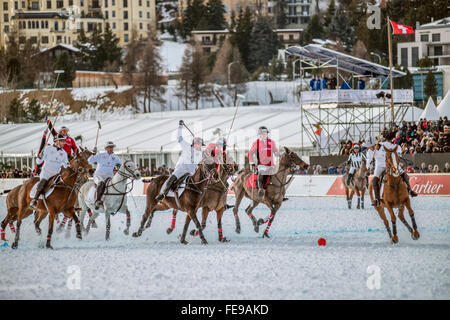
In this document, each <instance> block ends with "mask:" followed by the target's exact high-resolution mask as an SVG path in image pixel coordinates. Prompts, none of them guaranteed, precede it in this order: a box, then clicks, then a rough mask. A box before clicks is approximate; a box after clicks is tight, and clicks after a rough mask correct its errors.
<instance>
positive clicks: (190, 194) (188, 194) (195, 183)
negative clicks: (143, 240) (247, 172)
mask: <svg viewBox="0 0 450 320" xmlns="http://www.w3.org/2000/svg"><path fill="white" fill-rule="evenodd" d="M216 174H217V172H216V169H215V163H214V161H212V159H210V158H204V159H203V160H202V161H201V162H200V163H199V165H198V168H197V170H196V171H195V173H194V175H193V176H191V177H188V178H187V180H186V188H185V190H184V192H183V193H182V194H181V196H180V197H179V204H180V208H178V205H177V201H176V199H175V198H174V197H166V198H165V199H164V200H161V201H158V200H156V196H157V195H158V194H159V192H160V190H161V188H162V186H163V184H164V182H165V181H166V180H167V179H168V178H169V176H166V175H163V176H158V177H156V178H153V179H152V180H151V181H150V184H149V186H148V187H147V192H146V207H145V213H144V215H143V216H142V220H141V225H140V227H139V230H138V231H137V232H134V233H133V237H140V236H141V235H142V232H143V231H144V229H146V228H149V227H150V225H151V221H152V219H153V214H154V212H155V211H162V210H168V209H170V208H172V209H180V210H182V211H186V212H187V215H186V221H185V224H184V229H183V234H182V236H181V239H180V242H181V243H183V244H187V243H188V242H187V241H186V240H185V239H186V233H187V229H188V227H189V223H190V222H191V219H192V220H193V221H194V223H195V225H196V227H197V229H199V236H200V239H201V241H202V244H207V241H206V239H205V236H204V235H203V232H202V229H201V226H200V222H199V221H198V219H197V215H196V212H197V209H198V203H199V201H200V200H201V197H202V195H203V194H204V191H205V187H206V185H207V184H208V183H210V181H212V180H211V179H212V178H213V176H214V175H216ZM147 220H149V222H148V223H147V225H146V222H147Z"/></svg>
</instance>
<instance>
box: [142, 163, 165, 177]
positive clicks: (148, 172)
mask: <svg viewBox="0 0 450 320" xmlns="http://www.w3.org/2000/svg"><path fill="white" fill-rule="evenodd" d="M139 171H140V172H141V175H142V176H143V177H154V176H159V175H170V174H171V173H172V172H173V169H171V168H167V166H166V165H165V164H163V165H162V166H160V167H159V168H156V167H153V169H150V168H148V167H140V168H139Z"/></svg>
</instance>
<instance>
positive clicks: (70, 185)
mask: <svg viewBox="0 0 450 320" xmlns="http://www.w3.org/2000/svg"><path fill="white" fill-rule="evenodd" d="M87 172H93V168H92V166H91V165H90V164H89V163H88V162H87V159H86V158H85V157H84V156H83V155H80V153H77V154H76V155H75V156H74V157H73V158H72V160H70V163H69V166H68V167H67V168H63V169H61V174H60V176H61V178H60V179H59V181H58V182H57V183H56V184H55V190H54V191H53V192H52V193H51V194H50V195H49V196H48V198H46V199H45V202H44V201H43V200H42V199H39V201H38V203H37V207H36V211H38V217H37V219H36V220H35V229H36V232H37V233H38V234H40V232H41V229H40V228H39V225H40V223H41V221H42V220H43V219H44V218H45V217H46V216H47V214H50V217H49V224H48V234H47V243H46V247H47V248H49V249H53V247H52V246H51V237H52V234H53V223H54V219H55V216H56V215H57V214H58V213H59V212H63V213H64V215H65V216H67V217H69V218H72V219H73V220H74V221H75V226H76V231H77V238H79V239H81V228H80V221H79V220H78V217H77V215H76V214H75V207H74V206H75V203H76V199H77V191H76V188H75V183H76V181H77V179H78V176H79V175H80V174H87ZM55 178H56V177H53V178H51V179H50V180H49V182H48V184H47V186H51V185H52V183H53V182H54V181H55ZM38 181H39V178H37V177H35V178H31V179H28V180H27V181H25V182H24V184H23V185H22V187H21V188H20V190H19V194H18V205H19V207H18V210H17V231H16V237H15V239H14V243H13V244H12V246H11V247H12V248H13V249H17V247H18V245H19V239H20V227H21V225H22V220H23V219H25V218H27V217H28V216H29V215H31V214H32V213H33V210H32V209H31V208H30V207H29V204H30V202H31V200H32V199H31V198H30V191H31V188H32V187H33V186H34V185H35V184H36V183H37V182H38ZM47 188H48V187H46V188H45V190H47Z"/></svg>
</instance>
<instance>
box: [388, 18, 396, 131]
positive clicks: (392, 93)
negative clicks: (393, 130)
mask: <svg viewBox="0 0 450 320" xmlns="http://www.w3.org/2000/svg"><path fill="white" fill-rule="evenodd" d="M387 28H388V46H389V79H390V81H389V82H390V85H391V112H392V114H391V123H392V127H393V126H394V120H395V115H394V82H393V81H392V45H391V20H390V19H389V16H388V17H387Z"/></svg>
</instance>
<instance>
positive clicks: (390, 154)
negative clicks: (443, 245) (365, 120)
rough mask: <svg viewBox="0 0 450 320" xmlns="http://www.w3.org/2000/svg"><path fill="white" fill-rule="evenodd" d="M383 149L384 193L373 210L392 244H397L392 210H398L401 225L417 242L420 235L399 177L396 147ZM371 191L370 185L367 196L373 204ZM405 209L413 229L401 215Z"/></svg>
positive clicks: (405, 188)
mask: <svg viewBox="0 0 450 320" xmlns="http://www.w3.org/2000/svg"><path fill="white" fill-rule="evenodd" d="M383 148H384V151H385V152H386V170H385V183H384V191H383V195H382V201H381V203H380V205H379V206H377V207H375V209H376V210H377V212H378V214H379V215H380V218H381V219H382V220H383V222H384V225H385V226H386V230H387V232H388V234H389V238H390V239H391V241H392V243H397V242H398V236H397V226H396V218H395V214H394V209H393V208H398V217H399V218H400V221H401V222H403V224H404V225H405V226H406V228H407V229H408V230H409V232H410V233H411V238H412V239H413V240H417V239H419V237H420V234H419V232H418V231H417V224H416V220H415V219H414V211H413V209H412V208H411V201H410V198H409V192H408V189H407V187H406V184H405V182H404V181H403V179H402V177H401V176H400V167H399V157H398V154H397V151H396V150H397V148H398V145H397V146H396V147H395V148H394V149H392V150H390V149H387V148H386V147H384V146H383ZM372 190H373V186H372V184H370V186H369V194H370V197H371V199H372V202H373V200H374V199H373V192H372ZM405 207H406V208H407V209H408V212H409V216H410V217H411V221H412V224H413V228H411V227H410V225H409V224H408V222H407V221H406V220H405V217H404V215H403V212H404V210H405ZM384 208H387V210H388V211H389V214H390V215H391V222H392V231H393V234H394V235H392V233H391V229H390V228H389V221H388V220H387V219H386V215H385V213H384Z"/></svg>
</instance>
